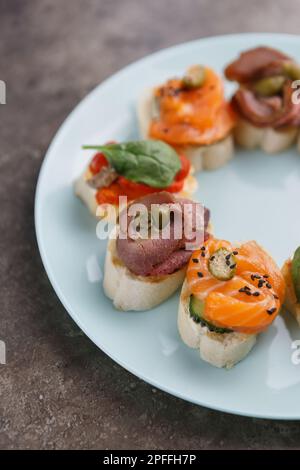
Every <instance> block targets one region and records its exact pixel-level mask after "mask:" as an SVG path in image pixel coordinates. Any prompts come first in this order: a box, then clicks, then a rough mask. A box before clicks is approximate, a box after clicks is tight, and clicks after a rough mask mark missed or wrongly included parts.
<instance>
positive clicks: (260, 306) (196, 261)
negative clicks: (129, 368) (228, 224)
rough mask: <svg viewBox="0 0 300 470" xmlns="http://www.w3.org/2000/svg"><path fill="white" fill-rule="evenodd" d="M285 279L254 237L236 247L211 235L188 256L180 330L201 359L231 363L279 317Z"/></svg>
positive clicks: (221, 365)
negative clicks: (252, 239)
mask: <svg viewBox="0 0 300 470" xmlns="http://www.w3.org/2000/svg"><path fill="white" fill-rule="evenodd" d="M284 291H285V282H284V279H283V276H282V274H281V271H280V269H279V268H278V267H277V266H276V264H275V262H274V261H273V259H272V258H271V257H270V256H269V255H268V254H267V253H266V252H265V251H264V250H263V249H262V248H261V247H260V246H259V245H258V244H257V243H256V242H255V241H250V242H247V243H244V244H241V245H240V246H233V245H232V244H231V243H229V242H228V241H225V240H217V239H214V238H212V237H210V238H209V239H208V240H207V241H206V242H205V243H204V244H203V246H202V247H201V248H200V249H199V250H197V251H196V252H194V253H193V254H192V256H191V259H190V261H189V265H188V268H187V274H186V279H185V281H184V284H183V287H182V292H181V296H180V303H179V311H178V329H179V333H180V335H181V338H182V340H183V341H184V342H185V343H186V344H187V346H189V347H191V348H196V349H199V351H200V356H201V358H202V359H203V360H204V361H206V362H209V363H210V364H212V365H214V366H216V367H226V368H230V367H232V366H233V365H234V364H236V363H237V362H239V361H241V360H242V359H243V358H244V357H245V356H246V355H247V354H248V353H249V352H250V351H251V349H252V347H253V346H254V344H255V342H256V336H257V334H258V333H260V332H262V331H264V330H265V329H266V328H268V326H270V324H271V323H272V322H273V321H274V319H275V318H276V316H277V314H278V312H279V310H280V307H281V304H282V302H283V299H284Z"/></svg>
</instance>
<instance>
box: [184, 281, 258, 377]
mask: <svg viewBox="0 0 300 470" xmlns="http://www.w3.org/2000/svg"><path fill="white" fill-rule="evenodd" d="M177 324H178V330H179V333H180V336H181V338H182V340H183V341H184V343H185V344H186V345H187V346H189V347H190V348H194V349H199V351H200V357H201V359H203V360H204V361H206V362H209V364H211V365H213V366H216V367H225V368H227V369H230V368H231V367H232V366H234V365H235V364H236V363H237V362H239V361H241V360H242V359H244V357H245V356H247V354H248V353H249V352H250V351H251V349H252V348H253V346H254V344H255V342H256V335H247V334H242V333H223V334H221V333H214V332H211V331H209V329H208V328H207V327H206V326H202V325H201V324H200V323H196V322H195V321H194V320H193V318H192V317H191V315H190V312H189V293H188V291H187V283H186V281H185V282H184V284H183V286H182V291H181V296H180V301H179V308H178V321H177Z"/></svg>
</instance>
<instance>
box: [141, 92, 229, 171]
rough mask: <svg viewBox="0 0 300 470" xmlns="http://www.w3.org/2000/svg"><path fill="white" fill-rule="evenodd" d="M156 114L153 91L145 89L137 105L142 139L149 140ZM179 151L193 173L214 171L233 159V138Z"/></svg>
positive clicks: (187, 147)
mask: <svg viewBox="0 0 300 470" xmlns="http://www.w3.org/2000/svg"><path fill="white" fill-rule="evenodd" d="M157 113H158V111H157V109H156V105H155V99H154V96H153V89H151V88H150V89H147V90H145V91H144V92H143V93H142V94H141V95H140V97H139V100H138V104H137V116H138V123H139V129H140V135H141V138H142V139H148V138H149V127H150V124H151V121H152V119H153V118H154V117H155V116H156V115H157ZM180 150H181V151H182V152H183V153H184V154H185V155H186V156H187V158H188V159H189V160H190V162H191V164H192V165H193V167H194V168H195V171H197V172H198V171H201V170H215V169H217V168H219V167H221V166H223V165H225V164H226V163H227V162H229V160H231V159H232V158H233V156H234V144H233V138H232V136H231V135H228V136H227V137H226V138H225V139H223V140H221V141H219V142H216V143H214V144H212V145H199V146H197V145H189V146H183V147H181V149H180Z"/></svg>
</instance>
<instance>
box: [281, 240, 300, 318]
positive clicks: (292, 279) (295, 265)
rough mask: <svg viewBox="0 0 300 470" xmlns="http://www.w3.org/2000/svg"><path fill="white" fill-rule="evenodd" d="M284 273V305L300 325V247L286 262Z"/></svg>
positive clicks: (283, 268)
mask: <svg viewBox="0 0 300 470" xmlns="http://www.w3.org/2000/svg"><path fill="white" fill-rule="evenodd" d="M282 274H283V277H284V279H285V283H286V295H285V300H284V306H285V307H286V309H287V310H288V311H289V312H290V313H292V314H293V315H294V317H295V318H296V320H297V322H298V324H299V326H300V247H299V248H297V250H296V251H295V254H294V256H293V258H292V259H289V260H287V261H286V262H285V263H284V265H283V267H282Z"/></svg>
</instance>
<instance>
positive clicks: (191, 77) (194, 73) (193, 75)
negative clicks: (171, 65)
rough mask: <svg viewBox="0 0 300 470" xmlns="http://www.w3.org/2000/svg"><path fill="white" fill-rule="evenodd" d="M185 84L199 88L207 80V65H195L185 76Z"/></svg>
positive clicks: (187, 86)
mask: <svg viewBox="0 0 300 470" xmlns="http://www.w3.org/2000/svg"><path fill="white" fill-rule="evenodd" d="M182 81H183V84H184V86H185V87H186V88H198V87H200V86H202V85H203V83H204V81H205V67H203V65H193V66H192V67H190V68H189V69H188V70H187V72H186V74H185V76H184V77H183V80H182Z"/></svg>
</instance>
